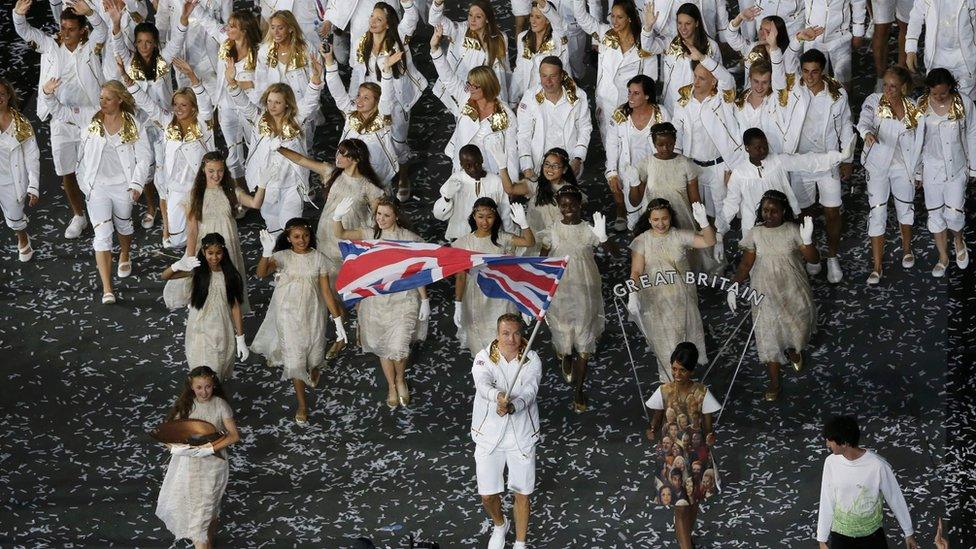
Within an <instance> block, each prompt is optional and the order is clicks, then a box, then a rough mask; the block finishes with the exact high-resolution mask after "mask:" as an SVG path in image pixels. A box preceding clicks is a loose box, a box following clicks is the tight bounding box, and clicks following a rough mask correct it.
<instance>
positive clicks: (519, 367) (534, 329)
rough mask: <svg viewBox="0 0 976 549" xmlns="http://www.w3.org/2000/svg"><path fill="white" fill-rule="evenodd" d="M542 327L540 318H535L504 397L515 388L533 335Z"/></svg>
mask: <svg viewBox="0 0 976 549" xmlns="http://www.w3.org/2000/svg"><path fill="white" fill-rule="evenodd" d="M541 325H542V318H537V319H536V320H535V327H533V328H532V334H530V335H529V342H528V343H526V344H525V352H523V353H522V357H521V358H519V365H518V370H515V377H513V378H512V384H511V385H510V386H509V387H508V392H506V393H505V394H506V395H511V394H512V389H514V388H515V380H517V379H518V376H519V374H521V373H522V366H524V365H525V359H526V358H528V357H529V351H530V350H531V349H532V342H533V341H535V335H536V334H538V333H539V326H541Z"/></svg>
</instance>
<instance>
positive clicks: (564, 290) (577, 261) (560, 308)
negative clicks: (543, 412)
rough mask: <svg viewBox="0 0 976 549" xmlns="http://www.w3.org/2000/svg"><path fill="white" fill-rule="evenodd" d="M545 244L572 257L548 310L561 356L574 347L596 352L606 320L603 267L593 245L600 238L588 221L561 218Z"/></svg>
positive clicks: (555, 253) (557, 254)
mask: <svg viewBox="0 0 976 549" xmlns="http://www.w3.org/2000/svg"><path fill="white" fill-rule="evenodd" d="M543 244H544V245H545V246H546V247H548V248H549V249H550V252H549V256H550V257H569V261H568V262H567V264H566V272H564V273H563V277H562V279H561V280H560V281H559V286H558V287H557V288H556V293H555V295H554V296H553V298H552V304H551V305H549V310H548V311H547V312H546V322H547V323H548V324H549V330H550V331H551V332H552V346H553V347H555V348H556V354H557V355H560V356H564V355H569V354H571V353H572V352H573V350H574V349H575V350H576V351H577V352H578V353H581V354H586V355H592V354H593V353H594V352H595V351H596V340H597V339H598V338H599V337H600V334H602V333H603V326H604V323H605V318H604V314H603V291H602V289H601V288H602V286H601V283H600V270H599V268H597V265H596V261H594V260H593V247H594V246H599V245H600V241H599V240H598V239H597V237H596V235H594V234H593V231H591V230H590V225H589V224H588V223H585V222H581V223H578V224H576V225H567V224H565V223H563V222H562V221H558V222H556V223H554V224H552V225H551V226H550V228H549V229H548V231H546V238H545V241H544V242H543Z"/></svg>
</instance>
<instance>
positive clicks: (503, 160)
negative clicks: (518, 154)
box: [484, 137, 518, 177]
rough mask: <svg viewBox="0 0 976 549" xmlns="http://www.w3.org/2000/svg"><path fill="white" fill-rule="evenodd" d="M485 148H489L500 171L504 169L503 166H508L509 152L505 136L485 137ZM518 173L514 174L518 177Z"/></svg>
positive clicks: (489, 152)
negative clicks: (507, 152) (506, 148)
mask: <svg viewBox="0 0 976 549" xmlns="http://www.w3.org/2000/svg"><path fill="white" fill-rule="evenodd" d="M484 143H485V148H486V149H488V154H490V155H491V158H492V159H493V160H494V161H495V165H496V166H498V171H502V168H506V167H508V154H506V153H505V141H504V138H497V137H496V138H494V139H492V138H488V139H485V141H484ZM517 175H518V174H514V175H513V177H516V176H517Z"/></svg>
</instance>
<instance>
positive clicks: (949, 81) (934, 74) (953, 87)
mask: <svg viewBox="0 0 976 549" xmlns="http://www.w3.org/2000/svg"><path fill="white" fill-rule="evenodd" d="M942 84H945V85H946V86H949V93H957V92H958V91H959V81H958V80H956V77H955V76H953V75H952V73H951V72H949V69H943V68H942V67H939V68H937V69H932V70H930V71H929V73H928V74H926V75H925V87H926V88H928V89H929V90H930V91H931V90H932V88H934V87H936V86H941V85H942Z"/></svg>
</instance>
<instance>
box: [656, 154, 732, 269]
mask: <svg viewBox="0 0 976 549" xmlns="http://www.w3.org/2000/svg"><path fill="white" fill-rule="evenodd" d="M700 173H701V168H699V167H698V166H697V165H695V163H694V162H692V161H691V160H689V159H688V158H687V157H685V156H681V155H680V154H679V155H677V156H675V157H674V158H672V159H670V160H661V159H660V158H657V157H656V156H654V155H653V154H651V155H648V156H647V157H645V158H644V159H643V160H641V161H640V163H639V164H638V165H637V175H638V177H640V180H641V181H646V182H647V186H646V187H644V198H643V200H642V202H641V204H640V213H639V215H638V217H639V216H640V215H644V211H645V210H646V209H647V205H648V204H650V202H651V200H654V199H655V198H663V199H665V200H667V201H668V202H670V203H671V207H672V208H674V215H675V217H676V218H677V219H676V221H677V223H673V225H674V226H676V227H678V228H681V229H685V230H694V229H695V228H696V227H697V225H695V218H694V216H692V214H691V200H690V199H689V198H688V182H690V181H691V180H692V179H696V178H697V177H698V175H699V174H700ZM688 264H689V266H691V270H692V271H694V272H696V273H704V272H710V271H711V270H712V269H714V268H715V267H717V266H718V263H717V262H716V261H715V257H714V256H713V255H712V248H701V249H695V250H691V251H689V252H688Z"/></svg>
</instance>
